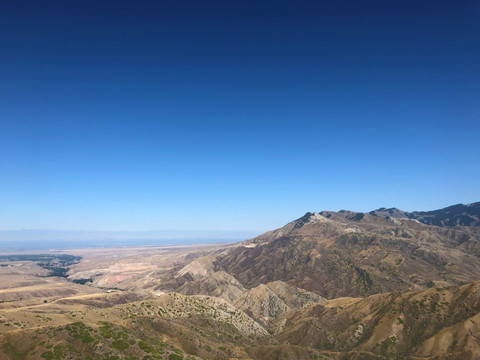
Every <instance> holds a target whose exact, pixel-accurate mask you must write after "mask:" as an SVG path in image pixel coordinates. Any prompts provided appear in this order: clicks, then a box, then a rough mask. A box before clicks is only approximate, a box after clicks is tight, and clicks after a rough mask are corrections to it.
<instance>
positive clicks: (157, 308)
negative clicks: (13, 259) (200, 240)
mask: <svg viewBox="0 0 480 360" xmlns="http://www.w3.org/2000/svg"><path fill="white" fill-rule="evenodd" d="M175 251H177V250H175ZM82 256H83V258H82V259H80V257H78V259H80V260H78V261H77V260H76V259H77V258H75V259H74V260H75V261H73V260H72V263H69V264H68V266H67V267H66V270H65V271H66V275H65V276H66V278H65V279H64V280H62V281H64V282H65V283H64V285H62V286H58V290H56V291H57V292H56V293H54V291H53V289H54V288H55V287H54V286H50V285H49V287H48V288H49V289H50V290H49V291H50V292H49V293H47V292H46V291H47V290H42V291H41V292H40V290H35V291H37V292H35V291H33V290H32V293H31V294H32V295H28V294H30V293H28V292H26V290H25V289H26V288H25V281H26V280H25V277H24V278H22V280H21V283H20V285H22V286H23V287H20V285H19V288H20V289H22V290H21V293H22V294H23V295H22V297H23V298H24V299H23V300H18V301H17V300H15V299H16V298H15V296H14V295H13V294H14V289H12V287H13V285H11V284H10V285H9V288H8V289H5V290H2V291H3V292H4V294H9V296H10V298H8V300H7V301H9V303H4V304H3V306H4V308H3V309H2V308H1V307H0V323H1V324H3V325H4V326H5V324H8V325H9V326H7V327H3V328H2V327H1V326H0V331H1V334H0V341H1V342H2V344H3V345H2V346H1V347H0V356H2V358H7V359H9V358H12V359H16V358H22V359H23V358H25V359H35V358H40V357H41V358H50V359H54V358H55V359H56V358H82V359H84V358H85V359H86V358H88V356H90V357H91V358H92V359H93V358H101V359H114V358H115V359H127V358H128V359H134V358H141V359H145V360H147V359H170V360H172V359H187V358H189V359H200V358H203V359H227V358H228V359H439V360H440V359H445V360H446V359H479V358H480V335H479V334H480V282H479V279H480V203H472V204H468V205H462V204H459V205H454V206H450V207H447V208H444V209H440V210H435V211H414V212H404V211H401V210H399V209H395V208H380V209H377V210H373V211H370V212H367V213H360V212H353V211H347V210H342V211H338V212H333V211H319V212H307V213H306V214H305V215H304V216H302V217H300V218H298V219H296V220H294V221H291V222H290V223H288V224H286V225H285V226H283V227H281V228H279V229H276V230H272V231H269V232H267V233H264V234H262V235H260V236H257V237H255V238H252V239H249V240H246V241H243V242H239V243H236V244H228V245H221V246H215V247H211V248H201V249H183V250H182V251H177V252H172V253H169V252H168V251H166V250H162V251H157V252H156V251H153V250H151V249H147V250H145V251H143V252H142V253H141V254H140V255H139V253H136V252H135V251H134V250H128V249H125V250H122V252H118V253H116V254H115V255H112V253H111V252H108V251H107V252H104V253H98V252H93V253H89V252H88V251H86V252H84V253H83V254H82ZM69 259H70V258H69ZM17 260H18V259H17ZM30 260H31V261H32V262H34V259H30ZM48 261H50V262H49V263H48V264H45V262H46V260H45V259H43V260H42V262H41V263H39V262H37V265H40V266H41V267H42V268H43V270H42V271H40V270H35V271H37V272H38V274H37V275H35V276H37V277H36V278H33V277H32V278H31V280H30V281H31V284H33V283H34V282H35V281H36V280H35V279H37V278H38V276H40V275H41V274H43V275H41V276H46V275H45V274H46V273H45V271H48V270H50V269H52V268H54V267H55V266H60V265H58V261H57V260H56V259H54V258H53V259H51V260H48ZM5 264H6V265H5V266H8V265H7V264H8V263H7V262H6V263H5ZM25 264H26V262H24V264H22V266H23V265H25ZM55 264H57V265H55ZM29 266H31V269H36V268H35V267H34V264H33V265H29ZM0 269H5V268H0ZM8 269H10V268H6V270H5V271H10V270H8ZM18 269H20V268H18ZM16 271H19V270H16ZM57 273H61V272H58V271H57ZM30 274H31V272H30ZM19 281H20V280H19ZM42 281H43V280H42ZM74 283H76V284H74ZM67 284H68V286H67ZM79 284H83V285H79ZM35 286H37V288H38V286H39V285H35ZM37 288H35V289H37ZM67 288H68V289H70V290H68V292H67V290H66V289H67ZM83 289H85V290H83ZM87 290H88V294H87V293H86V294H85V295H79V294H80V293H79V292H82V291H87ZM2 291H0V297H1V296H2ZM18 293H20V292H18ZM38 294H41V296H43V298H44V299H45V300H46V302H45V303H39V304H37V303H34V302H35V301H36V300H35V299H36V298H38V297H39V296H40V295H38ZM4 296H6V295H4ZM17 296H18V295H17ZM5 299H7V298H5ZM11 299H13V300H11ZM27 300H28V304H27V303H25V302H26V301H27ZM44 317H47V318H50V319H52V320H49V321H43V320H42V319H44ZM26 319H28V321H27V320H26ZM15 324H19V325H15ZM11 329H14V330H15V331H11ZM54 334H56V335H54ZM25 338H28V339H29V340H28V341H24V340H22V339H25ZM90 339H92V340H90ZM55 349H57V352H55Z"/></svg>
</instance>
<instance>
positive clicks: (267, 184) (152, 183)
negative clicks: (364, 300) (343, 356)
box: [0, 0, 480, 231]
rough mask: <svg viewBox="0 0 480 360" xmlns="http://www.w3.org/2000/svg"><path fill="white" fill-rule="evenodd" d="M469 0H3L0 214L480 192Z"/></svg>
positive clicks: (55, 225) (269, 207)
mask: <svg viewBox="0 0 480 360" xmlns="http://www.w3.org/2000/svg"><path fill="white" fill-rule="evenodd" d="M479 140H480V2H478V1H474V0H472V1H462V0H458V1H457V0H456V1H453V0H448V1H442V0H422V1H418V0H413V1H409V0H402V1H384V0H378V1H367V0H366V1H358V0H355V1H312V2H307V1H279V0H276V1H260V0H255V1H207V0H205V1H197V0H196V1H178V0H172V1H45V2H43V1H41V2H38V1H33V2H32V1H3V2H2V10H1V11H0V229H22V228H30V229H32V228H33V229H77V230H91V231H94V230H133V231H140V230H153V229H183V230H192V229H193V230H194V229H218V230H245V231H246V230H248V231H250V230H254V231H257V230H258V231H264V230H269V229H272V228H275V227H278V226H281V225H283V224H284V223H286V222H288V221H290V220H293V219H295V218H298V217H300V216H302V215H303V214H304V213H305V212H306V211H320V210H340V209H351V210H357V211H369V210H372V209H374V208H378V207H382V206H385V207H392V206H395V207H399V208H402V209H404V210H430V209H435V208H440V207H445V206H448V205H451V204H455V203H460V202H463V203H469V202H474V201H479V200H480V160H479V159H480V141H479Z"/></svg>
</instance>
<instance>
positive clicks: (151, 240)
mask: <svg viewBox="0 0 480 360" xmlns="http://www.w3.org/2000/svg"><path fill="white" fill-rule="evenodd" d="M258 234H259V233H258V232H248V231H236V232H235V231H215V230H212V231H206V230H202V231H178V230H157V231H72V230H3V231H0V252H9V251H32V250H47V249H72V248H95V247H120V246H165V245H187V244H210V243H223V242H236V241H242V240H246V239H249V238H252V237H254V236H256V235H258Z"/></svg>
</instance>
